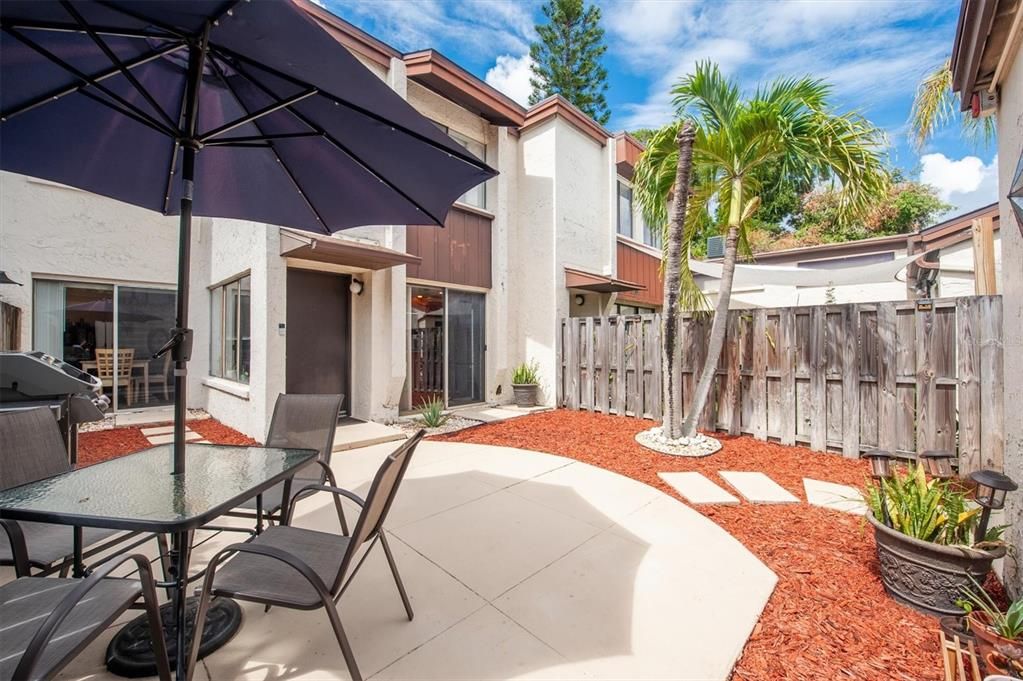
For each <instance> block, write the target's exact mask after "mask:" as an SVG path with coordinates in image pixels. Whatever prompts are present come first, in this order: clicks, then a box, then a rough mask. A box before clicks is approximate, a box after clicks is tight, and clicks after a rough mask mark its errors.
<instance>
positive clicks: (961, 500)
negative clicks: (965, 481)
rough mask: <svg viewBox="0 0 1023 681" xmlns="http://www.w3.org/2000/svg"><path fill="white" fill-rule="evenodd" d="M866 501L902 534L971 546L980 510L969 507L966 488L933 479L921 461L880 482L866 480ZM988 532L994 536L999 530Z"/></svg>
mask: <svg viewBox="0 0 1023 681" xmlns="http://www.w3.org/2000/svg"><path fill="white" fill-rule="evenodd" d="M867 504H868V506H870V510H871V512H872V513H873V514H874V517H875V518H884V517H885V513H886V512H887V518H888V519H889V521H890V523H891V527H892V528H893V529H894V530H896V531H897V532H901V533H902V534H904V535H907V536H909V537H913V538H915V539H921V540H923V541H927V542H933V543H935V544H944V545H971V544H973V535H974V531H975V529H976V527H977V523H978V522H979V521H980V514H981V509H980V508H979V507H976V506H974V507H971V506H970V504H969V502H968V497H967V493H966V490H965V489H963V488H962V487H961V486H960V485H959V484H958V483H957V482H955V481H946V480H938V479H932V480H928V479H927V476H926V475H925V474H924V467H923V465H922V464H917V465H915V466H910V467H908V468H906V469H904V470H895V471H894V472H893V473H892V477H890V478H886V479H882V480H881V481H880V483H876V484H875V483H873V482H871V483H868V485H867ZM994 529H995V530H996V532H995V533H992V532H988V536H987V537H985V540H988V539H992V540H994V539H997V538H998V536H997V535H998V534H999V532H998V531H999V530H1001V529H1002V528H994Z"/></svg>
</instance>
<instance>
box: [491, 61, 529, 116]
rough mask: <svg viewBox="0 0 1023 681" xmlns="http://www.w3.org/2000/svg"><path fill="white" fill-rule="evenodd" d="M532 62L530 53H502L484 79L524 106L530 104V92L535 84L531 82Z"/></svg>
mask: <svg viewBox="0 0 1023 681" xmlns="http://www.w3.org/2000/svg"><path fill="white" fill-rule="evenodd" d="M532 64H533V60H532V59H530V58H529V55H528V54H524V55H522V56H521V57H513V56H512V55H510V54H502V55H501V56H499V57H498V58H497V63H496V64H494V66H493V67H491V68H490V70H489V71H487V75H486V77H485V78H484V80H485V81H487V84H488V85H492V86H494V87H495V88H497V89H498V90H500V91H501V92H503V93H504V94H506V95H508V96H509V97H511V98H512V99H514V100H515V101H516V102H518V103H519V104H521V105H522V106H528V105H529V94H530V93H531V92H532V91H533V86H532V85H530V84H529V77H530V75H532V72H531V71H530V66H532Z"/></svg>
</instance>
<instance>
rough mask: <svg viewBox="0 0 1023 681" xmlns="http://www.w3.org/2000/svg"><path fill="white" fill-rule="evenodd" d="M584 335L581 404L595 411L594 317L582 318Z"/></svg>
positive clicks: (584, 407)
mask: <svg viewBox="0 0 1023 681" xmlns="http://www.w3.org/2000/svg"><path fill="white" fill-rule="evenodd" d="M582 322H583V327H582V335H583V338H584V339H585V343H584V344H583V348H584V351H585V353H586V359H585V362H586V374H585V375H584V376H583V378H582V390H583V394H582V397H581V398H580V405H581V406H582V407H583V409H588V410H590V411H593V408H594V400H593V381H594V375H593V374H594V370H593V317H587V318H586V319H584V320H582Z"/></svg>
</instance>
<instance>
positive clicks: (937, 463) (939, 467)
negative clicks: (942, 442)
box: [920, 449, 955, 480]
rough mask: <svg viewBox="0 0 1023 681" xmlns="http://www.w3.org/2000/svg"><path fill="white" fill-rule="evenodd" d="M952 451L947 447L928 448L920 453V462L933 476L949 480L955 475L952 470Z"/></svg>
mask: <svg viewBox="0 0 1023 681" xmlns="http://www.w3.org/2000/svg"><path fill="white" fill-rule="evenodd" d="M952 458H953V457H952V452H950V451H948V450H945V449H928V450H927V451H926V452H924V453H922V454H921V455H920V463H922V464H923V465H924V470H926V471H927V474H928V475H929V476H931V477H932V478H937V479H938V480H949V479H951V478H953V477H955V471H953V470H952Z"/></svg>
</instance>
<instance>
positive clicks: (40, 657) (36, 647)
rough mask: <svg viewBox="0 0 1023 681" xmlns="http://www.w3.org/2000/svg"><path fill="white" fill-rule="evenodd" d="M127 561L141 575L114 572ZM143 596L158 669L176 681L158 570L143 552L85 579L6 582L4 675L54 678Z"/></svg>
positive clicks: (24, 679)
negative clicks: (157, 584) (166, 640)
mask: <svg viewBox="0 0 1023 681" xmlns="http://www.w3.org/2000/svg"><path fill="white" fill-rule="evenodd" d="M127 561H134V562H135V564H136V566H137V568H138V571H139V579H121V578H115V577H110V573H111V572H112V571H113V570H114V569H115V568H117V567H118V566H120V565H122V564H123V563H125V562H127ZM140 596H141V597H142V599H143V601H144V602H145V607H146V612H147V614H148V615H149V622H150V634H151V638H152V641H153V649H154V653H155V656H156V666H157V673H158V674H159V677H160V679H161V680H162V681H170V678H171V675H170V666H169V664H168V662H167V651H166V647H165V645H164V638H163V627H162V625H161V623H160V615H159V606H158V603H157V599H156V587H155V585H154V583H153V573H152V569H151V568H150V567H149V562H148V561H147V560H146V557H145V556H143V555H140V554H135V555H125V556H119V557H117V558H114V559H112V560H110V561H108V562H106V563H105V564H104V565H103V566H102V567H101V568H99V569H98V570H96V571H95V572H93V573H92V574H91V575H89V576H88V577H86V578H85V579H64V578H58V577H21V578H19V579H16V580H14V581H13V582H8V583H7V584H4V585H2V586H0V681H8V680H10V679H17V681H36V680H37V679H51V678H53V677H54V676H55V675H56V674H57V673H58V672H59V671H60V670H61V669H63V668H64V667H65V666H66V665H67V664H68V663H69V662H71V660H72V659H74V658H75V657H76V656H77V655H78V654H79V653H81V652H82V650H84V649H85V648H86V646H88V645H89V644H90V643H92V641H94V640H95V639H96V637H97V636H99V635H100V634H102V633H103V631H104V630H105V629H106V628H107V627H108V626H110V624H111V623H113V621H114V620H115V619H117V617H118V616H119V615H120V614H121V613H123V612H124V611H125V610H127V609H128V608H129V607H131V605H132V604H133V603H135V602H136V601H137V600H138V599H139V597H140Z"/></svg>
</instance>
